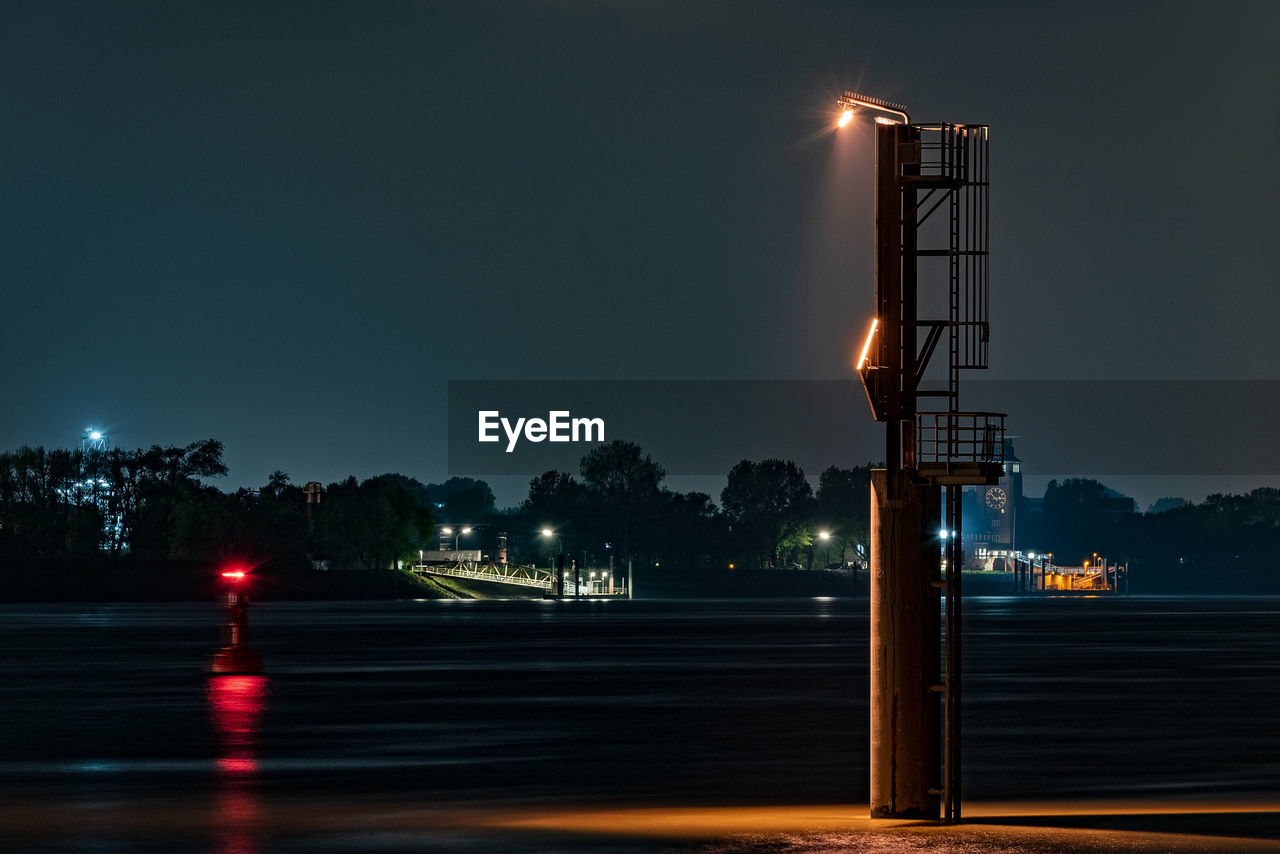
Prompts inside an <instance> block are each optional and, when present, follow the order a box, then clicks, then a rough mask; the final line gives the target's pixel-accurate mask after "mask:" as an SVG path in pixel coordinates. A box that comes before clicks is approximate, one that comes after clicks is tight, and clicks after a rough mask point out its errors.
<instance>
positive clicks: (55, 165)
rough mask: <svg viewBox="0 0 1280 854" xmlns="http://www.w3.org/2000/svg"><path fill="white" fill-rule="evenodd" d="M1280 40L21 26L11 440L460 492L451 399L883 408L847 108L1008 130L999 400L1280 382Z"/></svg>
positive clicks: (12, 194)
mask: <svg viewBox="0 0 1280 854" xmlns="http://www.w3.org/2000/svg"><path fill="white" fill-rule="evenodd" d="M1278 25H1280V7H1277V6H1275V5H1274V4H1269V3H1256V4H1247V3H1216V4H1204V3H1199V4H1176V3H1175V4H1158V3H1143V4H1117V3H1074V4H1070V6H1069V7H1068V6H1066V5H1064V4H1057V3H1053V4H1050V3H1043V4H1041V3H966V4H952V5H951V7H950V8H949V9H947V8H941V7H938V6H937V4H928V3H921V4H914V3H901V2H898V3H866V4H853V3H837V2H831V3H820V2H792V3H749V2H734V3H696V4H695V3H655V2H630V3H607V2H603V3H599V2H543V3H486V2H475V0H469V2H458V3H409V2H394V3H369V2H361V3H336V4H335V3H330V4H326V3H315V2H306V3H303V2H298V3H270V4H264V3H228V2H210V3H173V2H161V3H128V2H120V3H110V4H103V3H50V2H8V3H6V4H4V5H3V6H0V110H2V111H3V112H2V115H3V127H4V131H3V133H0V220H2V222H3V228H2V229H0V241H2V244H0V277H3V282H4V285H3V293H4V297H5V300H4V302H5V306H4V311H3V313H2V314H0V341H3V345H2V346H3V353H4V373H3V380H2V381H3V392H4V393H3V398H4V417H3V421H2V423H0V447H5V448H12V447H15V446H17V445H20V444H24V443H28V444H44V445H46V446H67V445H70V444H72V443H74V442H75V441H76V439H77V438H78V436H79V434H80V431H81V430H82V429H83V428H84V426H86V425H88V424H91V423H92V424H95V425H104V426H105V427H106V428H107V429H108V430H109V431H110V433H111V436H112V439H113V441H115V442H116V443H118V444H121V445H125V446H129V447H134V446H139V445H148V444H151V443H162V444H164V443H185V442H188V441H191V440H193V439H196V438H201V437H205V436H216V437H218V438H220V439H222V440H223V441H224V442H225V443H226V459H227V461H228V463H229V464H230V466H231V469H232V471H231V477H230V478H229V479H227V480H226V481H224V483H226V484H229V485H236V484H242V483H243V484H248V483H257V482H261V481H262V480H264V479H265V476H266V474H267V473H268V472H269V471H270V470H271V469H273V468H276V467H279V468H282V469H284V470H285V471H287V472H289V473H290V474H291V475H292V476H293V477H294V479H295V480H299V481H303V480H310V479H317V480H323V481H328V480H332V479H336V478H338V477H341V476H344V475H346V474H348V473H354V474H356V475H358V476H362V477H363V476H368V475H372V474H376V473H380V472H384V471H399V472H403V473H405V474H409V475H412V476H415V477H418V478H420V479H422V480H439V479H442V478H443V477H444V476H446V471H445V436H444V429H445V417H444V411H443V410H444V407H445V384H446V382H447V381H448V380H449V379H504V378H510V379H557V378H574V379H605V378H631V379H658V380H661V379H666V378H673V379H675V378H682V379H683V378H706V379H756V378H783V379H792V378H794V379H824V378H839V377H842V376H845V375H847V373H848V363H849V353H850V351H851V349H852V348H853V346H854V345H853V340H854V339H855V338H857V337H858V336H860V334H861V331H862V330H863V329H864V328H865V324H866V322H867V319H868V318H869V316H870V306H871V282H870V276H871V258H870V247H871V237H872V235H871V210H872V199H871V194H870V181H871V168H872V159H871V151H870V146H869V145H868V142H869V132H867V131H865V130H864V131H862V132H861V135H860V136H859V135H858V134H849V135H844V136H842V137H840V138H839V139H838V140H833V139H832V138H831V137H830V135H829V134H828V133H827V132H826V126H827V123H828V122H829V121H830V119H831V117H832V116H831V113H830V109H831V106H832V99H833V98H834V97H835V96H836V95H837V94H838V93H839V91H840V90H841V89H843V88H846V87H848V88H858V89H861V90H864V91H869V92H873V93H876V94H879V95H882V96H884V97H888V98H892V99H894V100H898V101H902V102H905V103H907V104H909V105H910V106H911V108H912V114H913V117H914V118H916V119H920V120H936V119H945V120H954V121H977V122H985V123H988V124H990V125H991V126H992V178H993V182H994V189H993V196H992V199H993V213H992V230H993V240H992V250H993V257H992V284H993V293H992V306H993V321H994V324H995V326H994V329H993V344H992V348H991V354H992V371H991V376H992V377H993V378H1016V379H1031V378H1039V377H1045V378H1056V379H1079V378H1110V379H1152V378H1167V379H1211V378H1215V377H1220V376H1221V377H1232V378H1249V379H1268V380H1280V368H1277V365H1280V336H1277V335H1275V334H1274V327H1275V323H1276V320H1275V319H1276V317H1277V316H1280V287H1277V285H1278V284H1280V282H1277V273H1276V271H1277V269H1280V264H1278V262H1280V249H1278V248H1277V246H1278V243H1277V240H1276V238H1275V222H1276V217H1275V215H1274V213H1273V210H1272V205H1273V202H1274V198H1275V196H1276V191H1277V190H1280V167H1278V166H1277V157H1276V154H1275V140H1276V139H1280V64H1277V63H1276V61H1275V59H1274V34H1275V33H1276V32H1277V30H1278ZM1069 409H1070V401H1064V410H1068V411H1069ZM1013 414H1014V416H1015V418H1016V408H1015V409H1014V413H1013ZM1160 429H1167V430H1174V431H1176V430H1177V429H1178V425H1177V424H1173V425H1162V427H1161V428H1160ZM1015 432H1016V429H1015ZM634 438H636V439H638V440H639V441H640V442H641V443H642V444H643V443H644V440H645V437H634ZM1259 441H1270V438H1269V437H1260V439H1259ZM1243 450H1244V452H1245V453H1247V452H1248V449H1243ZM875 456H877V448H868V449H867V453H866V457H867V458H872V457H875ZM1027 467H1028V470H1031V471H1034V470H1035V466H1034V461H1032V460H1028V466H1027ZM1045 474H1073V473H1056V472H1052V473H1045ZM1080 474H1084V472H1080ZM1098 474H1105V473H1098ZM1260 474H1264V473H1260ZM1104 479H1105V478H1104ZM1263 480H1265V479H1262V480H1259V482H1263ZM1247 485H1253V482H1252V481H1250V482H1248V483H1245V482H1244V481H1242V480H1239V479H1237V480H1236V481H1228V480H1227V479H1220V480H1213V479H1211V478H1200V479H1198V480H1195V481H1194V482H1192V481H1186V482H1185V484H1184V483H1182V482H1178V483H1173V482H1169V483H1155V482H1154V481H1153V482H1148V483H1146V484H1145V485H1137V484H1129V485H1128V487H1127V488H1128V489H1129V491H1130V492H1132V493H1136V494H1137V495H1138V497H1139V499H1140V501H1144V500H1145V501H1149V500H1154V498H1155V497H1158V495H1159V494H1168V493H1170V492H1176V493H1180V494H1187V495H1188V497H1191V498H1199V497H1200V495H1202V494H1203V492H1205V491H1212V490H1214V489H1219V488H1232V487H1237V486H1238V487H1243V486H1247ZM498 486H499V493H500V498H501V499H505V500H515V499H517V498H518V497H519V493H520V491H521V490H520V488H519V484H518V482H516V483H507V484H498ZM1119 486H1120V487H1122V488H1125V487H1126V484H1125V483H1121V484H1119ZM1197 490H1198V494H1196V493H1197ZM711 491H718V489H711ZM1148 493H1149V494H1148Z"/></svg>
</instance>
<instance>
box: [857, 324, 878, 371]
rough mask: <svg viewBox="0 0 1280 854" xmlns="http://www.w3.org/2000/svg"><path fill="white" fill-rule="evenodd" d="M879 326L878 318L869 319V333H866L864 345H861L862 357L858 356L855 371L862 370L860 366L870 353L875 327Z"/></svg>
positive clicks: (864, 362)
mask: <svg viewBox="0 0 1280 854" xmlns="http://www.w3.org/2000/svg"><path fill="white" fill-rule="evenodd" d="M879 324H880V318H878V317H873V318H872V319H871V331H870V332H868V333H867V340H866V343H864V344H863V345H862V355H860V356H858V367H857V368H856V369H855V370H859V371H860V370H862V366H863V365H864V364H866V362H867V354H868V353H870V352H871V339H872V338H874V337H875V336H876V327H877V326H878V325H879Z"/></svg>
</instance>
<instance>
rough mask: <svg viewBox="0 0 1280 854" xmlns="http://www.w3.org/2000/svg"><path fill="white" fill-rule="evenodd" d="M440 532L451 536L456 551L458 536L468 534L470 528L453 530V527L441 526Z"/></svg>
mask: <svg viewBox="0 0 1280 854" xmlns="http://www.w3.org/2000/svg"><path fill="white" fill-rule="evenodd" d="M440 533H442V534H444V535H445V536H446V537H449V536H451V537H453V550H454V551H455V552H456V551H457V550H458V538H459V537H461V536H462V535H463V534H470V533H471V529H470V528H463V529H462V530H460V531H454V530H453V528H441V529H440Z"/></svg>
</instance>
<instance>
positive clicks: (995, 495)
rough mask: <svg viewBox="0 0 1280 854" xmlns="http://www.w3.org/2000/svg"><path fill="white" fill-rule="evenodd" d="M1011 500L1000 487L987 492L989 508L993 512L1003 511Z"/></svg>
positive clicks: (994, 487)
mask: <svg viewBox="0 0 1280 854" xmlns="http://www.w3.org/2000/svg"><path fill="white" fill-rule="evenodd" d="M1008 500H1009V496H1007V495H1006V494H1005V491H1004V490H1003V489H1001V488H1000V487H998V486H993V487H991V488H990V489H988V490H987V506H988V507H990V508H991V509H992V510H1003V509H1004V505H1005V502H1006V501H1008Z"/></svg>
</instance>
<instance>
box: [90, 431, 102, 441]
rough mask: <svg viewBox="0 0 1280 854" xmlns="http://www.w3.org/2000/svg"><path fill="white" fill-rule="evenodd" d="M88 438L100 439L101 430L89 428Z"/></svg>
mask: <svg viewBox="0 0 1280 854" xmlns="http://www.w3.org/2000/svg"><path fill="white" fill-rule="evenodd" d="M89 438H90V439H92V440H93V441H95V442H97V441H98V440H100V439H101V438H102V431H101V430H90V431H89Z"/></svg>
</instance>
